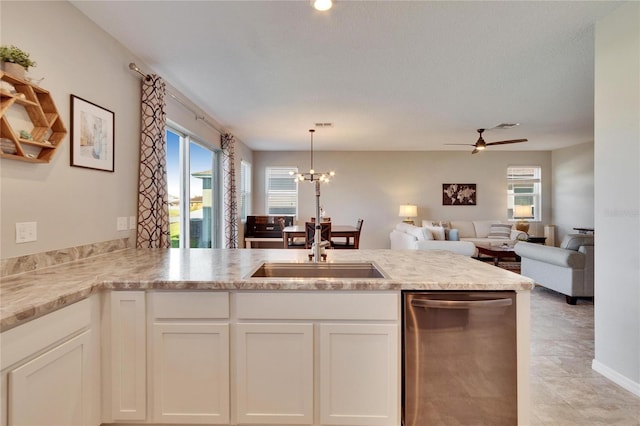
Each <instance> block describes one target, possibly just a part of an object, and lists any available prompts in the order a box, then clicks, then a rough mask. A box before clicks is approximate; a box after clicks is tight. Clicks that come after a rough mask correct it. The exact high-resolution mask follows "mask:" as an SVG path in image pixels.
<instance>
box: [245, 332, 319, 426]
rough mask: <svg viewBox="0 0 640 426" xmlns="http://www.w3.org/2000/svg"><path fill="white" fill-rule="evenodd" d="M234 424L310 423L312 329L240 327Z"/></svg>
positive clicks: (311, 417)
mask: <svg viewBox="0 0 640 426" xmlns="http://www.w3.org/2000/svg"><path fill="white" fill-rule="evenodd" d="M236 339H237V350H236V359H237V361H236V362H237V365H236V368H237V372H236V377H237V406H238V408H237V409H238V416H237V420H238V423H241V424H244V423H260V424H279V425H284V424H312V423H313V324H238V325H237V326H236Z"/></svg>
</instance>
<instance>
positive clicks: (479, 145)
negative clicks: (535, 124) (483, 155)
mask: <svg viewBox="0 0 640 426" xmlns="http://www.w3.org/2000/svg"><path fill="white" fill-rule="evenodd" d="M497 127H499V126H496V127H494V129H495V128H497ZM486 130H491V129H478V134H479V135H480V137H478V141H477V142H476V143H474V144H470V143H448V144H446V145H467V146H472V147H473V151H471V153H472V154H476V153H478V152H480V151H483V150H484V149H485V148H486V147H488V146H491V145H506V144H509V143H520V142H526V141H527V139H510V140H508V141H498V142H489V143H487V142H485V141H484V139H483V138H482V133H483V132H485V131H486Z"/></svg>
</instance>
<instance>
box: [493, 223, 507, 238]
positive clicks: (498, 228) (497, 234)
mask: <svg viewBox="0 0 640 426" xmlns="http://www.w3.org/2000/svg"><path fill="white" fill-rule="evenodd" d="M510 237H511V225H510V224H507V223H494V224H492V225H491V231H490V232H489V235H488V238H502V239H507V240H508V239H509V238H510Z"/></svg>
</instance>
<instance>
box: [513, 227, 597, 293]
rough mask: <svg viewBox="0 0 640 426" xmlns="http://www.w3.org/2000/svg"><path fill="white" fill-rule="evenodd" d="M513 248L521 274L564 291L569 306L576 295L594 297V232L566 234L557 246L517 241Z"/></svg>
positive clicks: (555, 289) (548, 286)
mask: <svg viewBox="0 0 640 426" xmlns="http://www.w3.org/2000/svg"><path fill="white" fill-rule="evenodd" d="M514 250H515V252H516V254H517V255H518V256H520V258H521V259H522V260H521V274H522V275H524V276H525V277H529V278H531V279H533V280H534V281H535V283H536V284H538V285H541V286H543V287H546V288H549V289H551V290H554V291H557V292H559V293H562V294H564V295H565V296H566V301H567V303H569V304H570V305H575V304H576V301H577V298H578V297H593V281H594V278H593V276H594V268H593V266H594V260H593V254H594V251H595V250H594V237H593V235H586V234H569V235H566V236H565V237H564V238H563V240H562V243H560V247H552V246H543V245H540V244H534V243H527V242H519V243H517V244H516V245H515V247H514Z"/></svg>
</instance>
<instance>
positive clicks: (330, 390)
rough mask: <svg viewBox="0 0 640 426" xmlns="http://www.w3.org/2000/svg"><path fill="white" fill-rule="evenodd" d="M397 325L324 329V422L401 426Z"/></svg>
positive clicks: (322, 366) (322, 382)
mask: <svg viewBox="0 0 640 426" xmlns="http://www.w3.org/2000/svg"><path fill="white" fill-rule="evenodd" d="M399 350H400V345H399V338H398V326H397V325H395V324H321V325H320V423H321V424H323V425H367V426H373V425H389V426H391V425H398V424H400V418H399V409H398V408H399V406H400V400H399V395H400V374H399V365H400V364H399Z"/></svg>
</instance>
